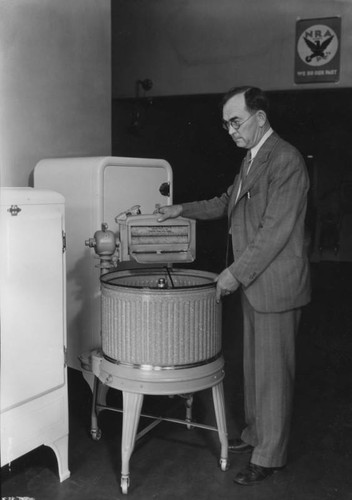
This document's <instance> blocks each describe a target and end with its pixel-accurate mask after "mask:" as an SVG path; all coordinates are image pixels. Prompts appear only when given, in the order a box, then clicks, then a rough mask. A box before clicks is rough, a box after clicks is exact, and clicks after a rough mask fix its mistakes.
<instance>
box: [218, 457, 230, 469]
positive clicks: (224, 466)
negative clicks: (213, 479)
mask: <svg viewBox="0 0 352 500" xmlns="http://www.w3.org/2000/svg"><path fill="white" fill-rule="evenodd" d="M229 468H230V463H229V461H228V460H227V459H226V458H220V469H221V470H222V471H223V472H226V471H227V470H229Z"/></svg>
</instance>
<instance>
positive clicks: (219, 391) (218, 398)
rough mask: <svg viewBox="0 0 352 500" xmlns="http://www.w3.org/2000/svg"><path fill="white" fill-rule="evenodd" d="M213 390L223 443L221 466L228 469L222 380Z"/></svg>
mask: <svg viewBox="0 0 352 500" xmlns="http://www.w3.org/2000/svg"><path fill="white" fill-rule="evenodd" d="M212 392H213V402H214V409H215V417H216V423H217V427H218V433H219V440H220V444H221V454H220V467H221V470H223V471H226V470H228V469H229V462H228V439H227V427H226V414H225V398H224V387H223V384H222V382H220V383H219V384H217V385H215V386H214V387H213V388H212Z"/></svg>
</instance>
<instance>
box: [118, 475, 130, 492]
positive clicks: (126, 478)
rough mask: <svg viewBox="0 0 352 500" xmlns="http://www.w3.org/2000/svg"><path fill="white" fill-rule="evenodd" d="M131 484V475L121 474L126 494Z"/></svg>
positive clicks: (122, 488) (122, 486)
mask: <svg viewBox="0 0 352 500" xmlns="http://www.w3.org/2000/svg"><path fill="white" fill-rule="evenodd" d="M129 485H130V478H129V476H121V483H120V486H121V491H122V493H123V494H124V495H127V493H128V487H129Z"/></svg>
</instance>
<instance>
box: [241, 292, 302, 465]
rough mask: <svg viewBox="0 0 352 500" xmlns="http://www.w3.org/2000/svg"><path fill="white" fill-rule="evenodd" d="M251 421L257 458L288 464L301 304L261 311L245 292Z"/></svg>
mask: <svg viewBox="0 0 352 500" xmlns="http://www.w3.org/2000/svg"><path fill="white" fill-rule="evenodd" d="M241 297H242V308H243V369H244V406H245V419H246V427H245V429H244V430H243V432H242V435H241V438H242V440H243V441H244V442H246V443H248V444H250V445H252V446H253V447H254V450H253V453H252V457H251V462H252V463H254V464H257V465H261V466H262V467H282V466H284V465H285V464H286V460H287V447H288V439H289V434H290V425H291V413H292V400H293V391H294V378H295V337H296V334H297V330H298V325H299V320H300V316H301V309H293V310H290V311H284V312H279V313H261V312H257V311H255V310H254V309H253V307H252V306H251V305H250V303H249V301H248V299H247V298H246V296H245V294H244V293H243V292H241Z"/></svg>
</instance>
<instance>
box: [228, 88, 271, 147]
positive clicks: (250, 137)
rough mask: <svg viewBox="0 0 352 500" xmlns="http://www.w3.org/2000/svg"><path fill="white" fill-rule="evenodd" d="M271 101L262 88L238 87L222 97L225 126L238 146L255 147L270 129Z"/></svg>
mask: <svg viewBox="0 0 352 500" xmlns="http://www.w3.org/2000/svg"><path fill="white" fill-rule="evenodd" d="M268 113H269V101H268V99H267V97H266V95H265V94H264V92H263V91H262V90H261V89H258V88H256V87H236V88H233V89H231V90H229V92H227V93H226V94H225V95H224V97H223V99H222V117H223V124H224V128H225V129H226V130H227V131H228V133H229V134H230V135H231V137H232V139H233V141H234V142H235V143H236V146H238V147H240V148H246V149H250V148H253V147H254V146H255V145H256V144H258V142H259V141H260V139H261V138H262V137H263V135H264V134H265V132H266V131H267V130H268V129H269V127H270V124H269V120H268Z"/></svg>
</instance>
